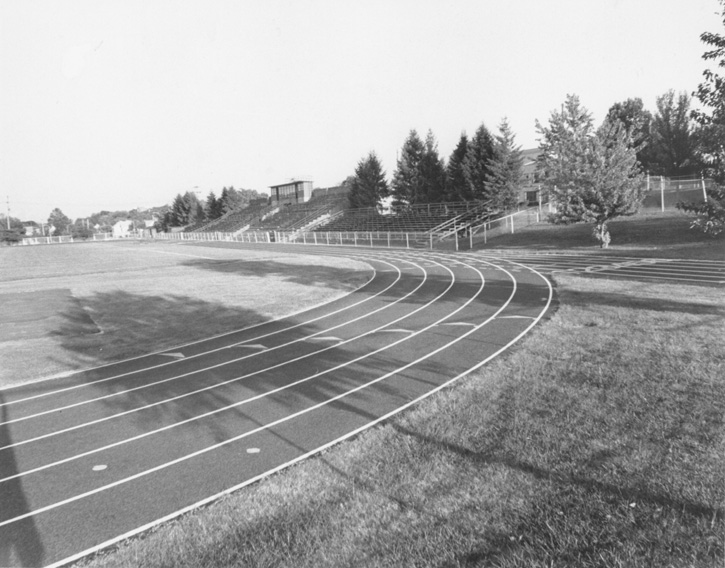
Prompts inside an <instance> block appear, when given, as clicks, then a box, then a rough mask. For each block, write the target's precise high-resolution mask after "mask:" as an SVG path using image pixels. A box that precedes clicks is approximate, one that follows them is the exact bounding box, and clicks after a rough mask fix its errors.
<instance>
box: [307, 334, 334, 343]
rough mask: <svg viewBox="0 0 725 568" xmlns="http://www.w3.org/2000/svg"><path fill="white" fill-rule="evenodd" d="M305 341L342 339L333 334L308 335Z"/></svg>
mask: <svg viewBox="0 0 725 568" xmlns="http://www.w3.org/2000/svg"><path fill="white" fill-rule="evenodd" d="M305 341H337V342H340V341H342V339H340V338H339V337H335V336H333V335H323V336H320V337H308V338H306V339H305Z"/></svg>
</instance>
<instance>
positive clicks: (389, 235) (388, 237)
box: [388, 231, 390, 248]
mask: <svg viewBox="0 0 725 568" xmlns="http://www.w3.org/2000/svg"><path fill="white" fill-rule="evenodd" d="M388 248H390V231H388Z"/></svg>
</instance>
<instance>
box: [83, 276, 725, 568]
mask: <svg viewBox="0 0 725 568" xmlns="http://www.w3.org/2000/svg"><path fill="white" fill-rule="evenodd" d="M557 284H558V287H557V289H558V293H559V295H560V301H561V304H560V307H559V310H558V311H557V313H556V314H555V315H554V316H553V318H552V319H551V320H550V321H549V322H548V323H546V324H545V325H542V326H540V327H538V328H537V329H536V330H535V331H534V332H533V333H532V334H531V335H530V336H528V337H526V338H525V339H524V340H523V341H522V343H521V344H519V346H518V347H517V349H516V350H515V352H513V353H511V354H510V355H509V356H507V357H505V358H499V359H496V360H494V361H493V362H492V363H490V364H489V365H487V366H486V367H484V368H483V370H482V372H480V373H478V374H476V375H475V376H470V377H468V378H466V379H463V380H462V381H460V382H459V383H458V384H456V385H455V386H453V387H452V388H449V389H446V390H444V391H442V392H441V393H439V394H437V395H436V396H434V397H432V398H430V399H427V400H426V401H424V402H422V403H420V404H419V405H417V406H416V407H415V409H414V410H412V411H409V412H406V413H404V414H403V415H401V416H399V417H397V418H395V419H392V420H390V421H388V422H387V423H386V424H385V425H384V426H381V427H377V428H374V429H372V430H370V431H367V432H366V433H364V434H362V435H360V436H359V437H358V438H356V439H355V440H353V441H350V442H346V443H343V444H341V445H339V446H337V447H336V448H334V449H331V450H329V451H327V452H325V453H324V454H322V455H320V456H318V457H317V458H314V459H311V460H308V461H307V462H305V463H303V464H300V465H298V466H295V467H293V468H291V469H290V470H288V471H286V472H283V473H281V474H278V475H275V476H273V477H271V478H268V479H267V480H265V481H263V482H261V483H258V484H256V485H254V486H250V487H248V488H245V489H243V490H241V491H239V492H238V493H237V494H235V495H232V496H229V497H226V498H224V499H222V500H221V501H219V502H217V503H215V504H213V505H211V506H209V507H207V508H205V509H203V510H200V511H197V512H196V513H194V514H190V515H187V516H184V517H183V518H180V519H178V520H177V521H174V522H172V523H169V524H166V525H165V526H162V527H160V528H158V529H157V530H155V531H154V532H152V533H151V534H148V535H146V536H145V537H143V538H138V539H134V540H132V541H130V542H128V543H125V544H124V545H122V546H120V547H119V549H118V550H117V551H116V552H113V553H108V554H105V555H102V556H98V557H96V558H95V559H93V560H92V561H87V562H84V563H83V564H82V565H83V566H89V567H91V566H92V567H94V568H100V567H104V568H107V567H108V568H110V567H141V566H142V567H162V566H163V567H166V566H176V567H189V568H191V567H194V568H201V567H210V568H211V567H231V566H254V567H263V566H264V567H272V566H288V567H302V566H304V567H339V566H381V567H382V566H395V567H397V566H497V567H506V568H514V567H516V568H524V567H526V568H529V567H539V566H540V567H545V566H546V567H550V566H557V567H564V566H566V567H572V568H573V567H590V566H600V567H611V566H656V567H668V566H670V567H684V566H692V567H716V566H718V567H719V566H722V564H723V560H724V557H723V534H724V532H725V520H724V516H723V515H724V509H723V506H724V500H725V476H724V472H723V456H724V455H725V427H724V424H723V416H724V415H725V351H724V350H723V348H722V346H723V344H725V328H724V327H723V325H722V322H723V316H725V298H723V294H722V290H720V289H715V288H707V287H691V286H677V285H669V284H653V283H641V282H626V281H617V280H591V279H586V278H581V277H576V276H571V275H562V276H561V277H558V278H557Z"/></svg>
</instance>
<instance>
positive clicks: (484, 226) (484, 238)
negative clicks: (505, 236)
mask: <svg viewBox="0 0 725 568" xmlns="http://www.w3.org/2000/svg"><path fill="white" fill-rule="evenodd" d="M483 244H484V245H485V244H488V238H487V236H486V223H484V224H483Z"/></svg>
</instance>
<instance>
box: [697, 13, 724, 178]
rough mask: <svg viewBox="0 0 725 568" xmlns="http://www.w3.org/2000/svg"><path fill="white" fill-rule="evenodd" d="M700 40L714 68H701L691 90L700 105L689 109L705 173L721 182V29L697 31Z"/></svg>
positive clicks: (722, 98) (722, 111) (722, 81)
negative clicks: (696, 128) (699, 129)
mask: <svg viewBox="0 0 725 568" xmlns="http://www.w3.org/2000/svg"><path fill="white" fill-rule="evenodd" d="M720 4H721V7H722V12H721V13H720V15H721V17H722V23H723V29H724V30H725V0H720ZM700 39H701V40H702V42H703V43H705V44H707V45H708V46H709V47H711V48H712V49H710V50H708V51H706V52H705V53H704V54H703V56H702V58H703V59H704V60H705V61H711V62H712V63H713V64H715V66H716V70H715V71H713V70H712V69H705V71H704V72H703V76H704V77H705V80H704V81H703V82H702V83H700V84H699V85H698V87H697V91H695V92H694V93H693V94H694V96H695V97H697V99H698V100H699V101H700V103H701V104H702V105H703V108H702V109H695V110H693V111H692V117H693V118H694V119H695V120H696V121H697V122H698V123H699V124H700V125H701V127H702V133H701V139H700V140H701V145H702V151H703V154H704V155H703V159H704V165H705V168H706V172H705V173H706V174H707V175H708V176H709V177H712V178H713V179H714V180H715V181H716V182H718V183H719V184H722V185H725V74H724V75H721V74H719V73H718V72H717V69H719V70H720V71H721V72H722V73H725V32H724V33H722V34H720V33H714V32H704V33H703V34H702V35H700Z"/></svg>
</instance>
